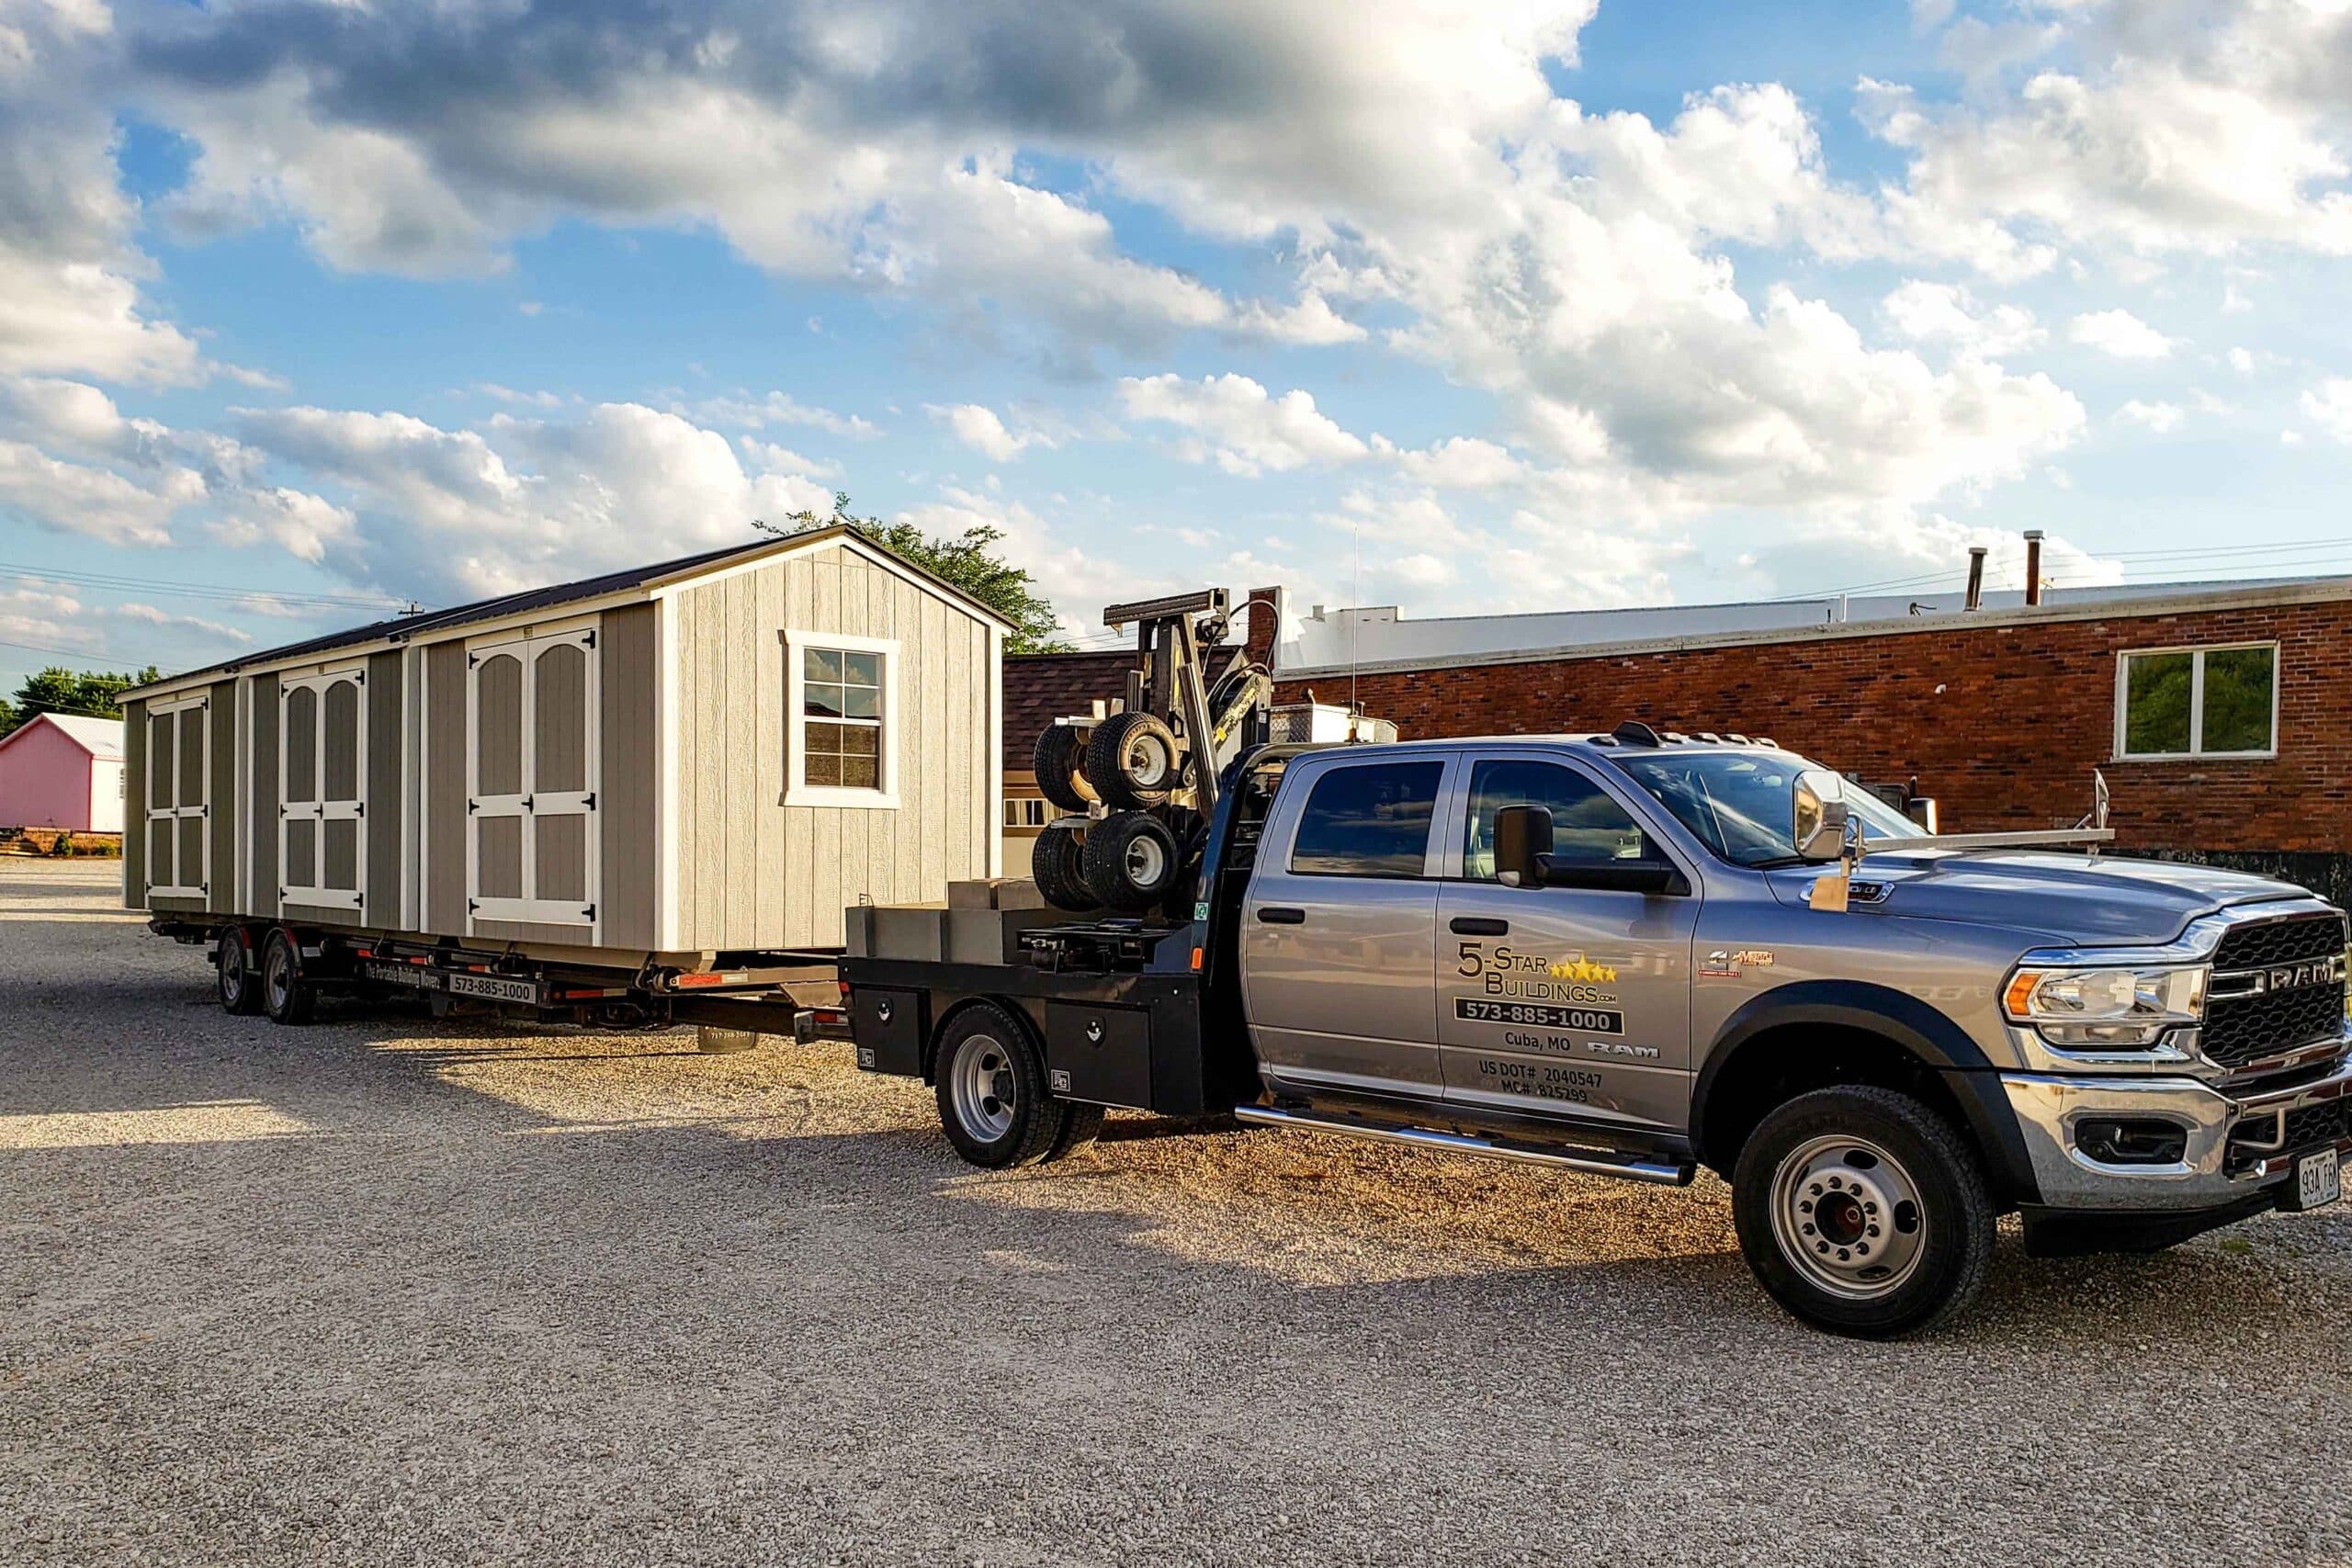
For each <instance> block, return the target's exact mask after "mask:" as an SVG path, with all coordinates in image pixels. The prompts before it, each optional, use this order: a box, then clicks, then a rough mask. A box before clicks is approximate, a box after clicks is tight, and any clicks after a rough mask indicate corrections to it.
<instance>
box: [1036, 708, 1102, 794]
mask: <svg viewBox="0 0 2352 1568" xmlns="http://www.w3.org/2000/svg"><path fill="white" fill-rule="evenodd" d="M1029 761H1030V763H1031V766H1032V767H1033V768H1034V769H1035V772H1036V775H1037V793H1038V794H1039V795H1044V796H1045V797H1046V799H1047V800H1049V801H1051V802H1052V803H1053V804H1054V805H1055V806H1057V807H1060V808H1061V809H1062V810H1064V811H1069V812H1082V811H1084V810H1085V809H1086V808H1087V807H1089V806H1091V805H1093V804H1094V786H1093V785H1092V784H1088V783H1087V782H1086V775H1085V773H1083V772H1082V771H1081V770H1082V769H1083V768H1084V767H1085V765H1086V736H1085V734H1084V732H1083V731H1081V730H1078V729H1074V728H1071V727H1070V726H1069V725H1067V724H1049V725H1047V726H1046V728H1045V729H1044V730H1043V731H1042V732H1041V733H1040V734H1039V735H1038V737H1037V748H1036V750H1035V751H1034V752H1032V753H1031V755H1030V759H1029Z"/></svg>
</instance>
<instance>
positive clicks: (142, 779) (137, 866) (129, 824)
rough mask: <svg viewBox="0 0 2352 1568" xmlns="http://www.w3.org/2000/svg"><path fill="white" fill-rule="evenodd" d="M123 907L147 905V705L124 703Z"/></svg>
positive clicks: (142, 906)
mask: <svg viewBox="0 0 2352 1568" xmlns="http://www.w3.org/2000/svg"><path fill="white" fill-rule="evenodd" d="M122 907H123V908H126V909H143V908H146V907H147V705H146V704H145V703H125V704H123V705H122Z"/></svg>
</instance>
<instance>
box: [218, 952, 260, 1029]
mask: <svg viewBox="0 0 2352 1568" xmlns="http://www.w3.org/2000/svg"><path fill="white" fill-rule="evenodd" d="M212 969H213V977H214V984H215V985H216V986H217V987H219V995H220V1010H221V1011H223V1012H226V1013H233V1014H235V1015H236V1016H237V1017H239V1018H251V1017H252V1016H253V1015H254V1014H255V1013H257V1012H259V1011H261V976H258V975H256V974H254V971H253V967H252V965H250V964H247V963H246V962H245V941H244V933H243V932H242V931H235V930H231V931H222V932H221V933H220V942H217V943H215V944H214V946H213V950H212Z"/></svg>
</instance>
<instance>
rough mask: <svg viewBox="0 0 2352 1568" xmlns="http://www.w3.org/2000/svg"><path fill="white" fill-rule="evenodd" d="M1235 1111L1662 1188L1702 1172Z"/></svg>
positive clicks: (1238, 1115)
mask: <svg viewBox="0 0 2352 1568" xmlns="http://www.w3.org/2000/svg"><path fill="white" fill-rule="evenodd" d="M1233 1116H1234V1120H1236V1121H1238V1122H1256V1123H1258V1124H1259V1125H1260V1126H1264V1127H1295V1128H1297V1129H1299V1130H1300V1131H1301V1132H1306V1133H1336V1134H1339V1135H1340V1137H1343V1138H1364V1139H1368V1140H1370V1141H1371V1142H1373V1143H1375V1144H1403V1145H1407V1146H1408V1147H1411V1148H1417V1149H1430V1150H1434V1151H1436V1152H1438V1153H1441V1154H1450V1155H1478V1156H1484V1157H1485V1158H1487V1159H1507V1160H1515V1161H1517V1162H1518V1163H1520V1164H1521V1165H1541V1166H1549V1167H1551V1168H1553V1169H1555V1170H1575V1171H1582V1172H1584V1173H1585V1174H1586V1175H1589V1176H1617V1177H1623V1178H1624V1179H1626V1180H1628V1181H1647V1182H1653V1183H1655V1184H1657V1186H1660V1187H1688V1186H1690V1185H1691V1178H1692V1177H1693V1176H1695V1175H1696V1174H1697V1173H1698V1170H1697V1168H1696V1167H1695V1166H1688V1165H1663V1164H1660V1163H1659V1162H1658V1161H1657V1160H1646V1159H1635V1158H1634V1157H1632V1156H1625V1157H1623V1158H1617V1157H1612V1156H1608V1155H1599V1154H1581V1155H1571V1154H1555V1153H1554V1152H1553V1151H1551V1150H1549V1149H1530V1148H1521V1147H1518V1146H1516V1145H1510V1144H1498V1143H1492V1142H1489V1141H1488V1140H1487V1139H1485V1138H1472V1137H1465V1136H1464V1135H1463V1134H1459V1133H1433V1132H1430V1130H1429V1129H1427V1128H1425V1127H1383V1126H1379V1125H1377V1124H1375V1123H1374V1122H1347V1121H1340V1120H1335V1119H1333V1118H1331V1117H1327V1116H1316V1115H1312V1114H1310V1113H1308V1112H1306V1111H1281V1110H1277V1109H1275V1108H1274V1107H1272V1106H1271V1105H1240V1106H1236V1107H1235V1108H1234V1111H1233Z"/></svg>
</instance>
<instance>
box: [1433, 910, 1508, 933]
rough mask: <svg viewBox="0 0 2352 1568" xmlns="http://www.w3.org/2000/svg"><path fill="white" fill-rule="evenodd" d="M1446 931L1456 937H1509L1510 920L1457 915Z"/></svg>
mask: <svg viewBox="0 0 2352 1568" xmlns="http://www.w3.org/2000/svg"><path fill="white" fill-rule="evenodd" d="M1446 929H1447V930H1448V931H1452V932H1453V934H1454V935H1455V936H1509V935H1510V921H1509V920H1495V919H1487V917H1486V916H1484V915H1456V916H1454V917H1453V920H1452V921H1451V922H1449V923H1448V925H1447V927H1446Z"/></svg>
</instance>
